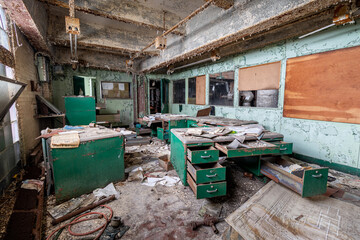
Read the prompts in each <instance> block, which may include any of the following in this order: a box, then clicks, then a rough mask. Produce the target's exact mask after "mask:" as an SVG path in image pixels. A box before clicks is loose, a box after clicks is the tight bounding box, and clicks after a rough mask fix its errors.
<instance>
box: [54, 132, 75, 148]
mask: <svg viewBox="0 0 360 240" xmlns="http://www.w3.org/2000/svg"><path fill="white" fill-rule="evenodd" d="M79 144H80V138H79V134H78V133H69V134H62V135H55V136H52V137H51V148H77V147H79Z"/></svg>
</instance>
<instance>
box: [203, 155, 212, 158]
mask: <svg viewBox="0 0 360 240" xmlns="http://www.w3.org/2000/svg"><path fill="white" fill-rule="evenodd" d="M201 158H211V155H207V156H201Z"/></svg>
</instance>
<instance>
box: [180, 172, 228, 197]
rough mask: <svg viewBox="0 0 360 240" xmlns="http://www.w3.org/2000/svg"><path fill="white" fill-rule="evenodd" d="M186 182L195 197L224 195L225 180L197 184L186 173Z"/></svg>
mask: <svg viewBox="0 0 360 240" xmlns="http://www.w3.org/2000/svg"><path fill="white" fill-rule="evenodd" d="M187 182H188V183H189V185H190V188H191V190H192V191H193V192H194V193H195V196H196V198H197V199H202V198H212V197H218V196H224V195H226V181H224V182H216V183H208V184H198V185H197V184H196V183H195V181H194V179H192V177H191V175H190V174H189V173H188V174H187Z"/></svg>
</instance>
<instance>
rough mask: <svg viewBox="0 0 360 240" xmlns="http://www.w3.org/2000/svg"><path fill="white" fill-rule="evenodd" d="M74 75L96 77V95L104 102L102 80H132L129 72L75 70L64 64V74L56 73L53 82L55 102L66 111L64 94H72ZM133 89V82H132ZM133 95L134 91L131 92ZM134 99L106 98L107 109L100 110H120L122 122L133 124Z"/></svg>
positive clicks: (113, 111) (110, 111) (106, 111)
mask: <svg viewBox="0 0 360 240" xmlns="http://www.w3.org/2000/svg"><path fill="white" fill-rule="evenodd" d="M73 76H82V77H91V78H93V79H94V78H95V79H96V95H97V97H98V101H100V102H103V101H104V99H102V96H101V93H100V87H101V81H114V82H132V75H130V74H127V73H120V72H113V71H105V70H96V69H89V68H80V69H79V70H76V71H73V70H72V68H71V67H70V66H64V75H54V78H53V79H54V80H53V82H52V90H53V103H54V105H55V106H57V107H58V108H59V109H60V110H61V111H65V105H64V98H63V96H71V95H73V94H74V91H73ZM131 90H132V83H131ZM131 96H133V92H131ZM133 105H134V104H133V99H106V109H102V110H100V114H110V113H116V112H117V111H118V110H119V111H120V116H121V122H122V123H123V124H127V125H129V124H132V123H133V119H134V110H133V109H134V108H133Z"/></svg>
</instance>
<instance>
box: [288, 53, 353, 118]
mask: <svg viewBox="0 0 360 240" xmlns="http://www.w3.org/2000/svg"><path fill="white" fill-rule="evenodd" d="M359 69H360V47H352V48H346V49H341V50H336V51H330V52H325V53H319V54H313V55H308V56H303V57H296V58H291V59H288V61H287V67H286V82H285V99H284V117H290V118H302V119H313V120H323V121H333V122H345V123H360V97H359V96H360V74H359Z"/></svg>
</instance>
